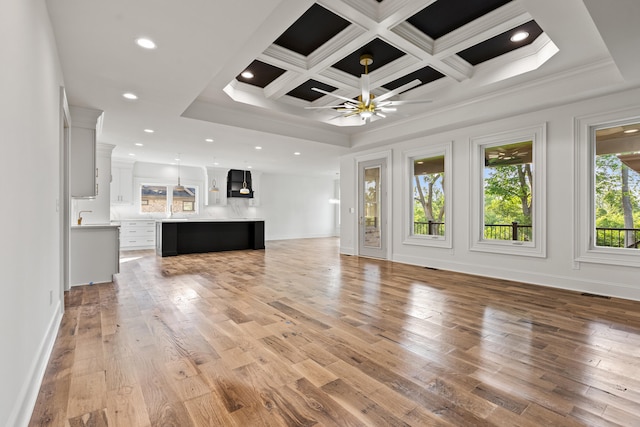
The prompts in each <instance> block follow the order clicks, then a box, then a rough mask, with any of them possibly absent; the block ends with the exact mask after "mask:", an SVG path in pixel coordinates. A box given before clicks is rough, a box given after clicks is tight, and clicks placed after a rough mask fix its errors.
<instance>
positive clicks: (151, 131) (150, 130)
mask: <svg viewBox="0 0 640 427" xmlns="http://www.w3.org/2000/svg"><path fill="white" fill-rule="evenodd" d="M144 131H145V132H146V133H153V132H155V131H154V130H153V129H145V130H144Z"/></svg>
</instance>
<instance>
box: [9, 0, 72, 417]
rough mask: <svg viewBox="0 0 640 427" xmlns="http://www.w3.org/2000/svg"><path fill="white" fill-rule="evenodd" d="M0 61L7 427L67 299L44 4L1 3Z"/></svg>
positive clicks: (30, 0) (29, 393)
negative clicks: (62, 274)
mask: <svg viewBox="0 0 640 427" xmlns="http://www.w3.org/2000/svg"><path fill="white" fill-rule="evenodd" d="M0 58H2V62H3V66H2V67H0V93H1V94H2V101H0V129H2V141H3V142H2V158H3V162H2V167H1V168H0V192H1V194H3V195H4V197H5V200H4V201H3V204H2V209H1V210H0V220H1V222H2V224H3V225H4V227H3V231H2V245H0V272H1V273H0V274H1V276H0V277H1V281H0V283H1V285H2V298H0V340H1V342H2V351H0V378H1V380H0V383H1V386H0V425H2V426H12V427H13V426H23V425H26V424H27V422H28V420H29V417H30V416H31V410H32V407H33V404H34V403H35V398H36V395H37V392H38V388H39V386H40V381H41V378H42V377H41V376H42V373H43V371H42V370H43V368H44V367H45V366H46V362H47V358H48V356H49V352H50V345H51V344H52V342H51V341H50V338H55V333H56V331H57V327H58V324H59V319H60V317H59V316H60V315H61V307H62V306H61V304H62V300H63V299H62V286H61V283H60V264H61V263H60V230H59V228H60V227H59V225H60V216H59V215H60V213H59V212H58V209H57V206H58V197H59V195H60V162H59V159H60V150H59V135H60V129H59V117H60V116H59V114H60V111H59V103H60V86H61V85H62V74H61V71H60V65H59V62H58V57H57V50H56V47H55V41H54V37H53V33H52V29H51V24H50V22H49V17H48V14H47V10H46V5H45V2H43V1H42V0H3V1H2V5H1V6H0ZM35 266H37V268H34V267H35ZM50 293H51V295H52V300H51V302H50Z"/></svg>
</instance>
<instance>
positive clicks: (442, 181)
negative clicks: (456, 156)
mask: <svg viewBox="0 0 640 427" xmlns="http://www.w3.org/2000/svg"><path fill="white" fill-rule="evenodd" d="M451 149H452V143H451V142H448V143H445V144H439V145H434V146H430V147H428V148H420V149H415V150H410V151H406V152H404V165H405V166H404V169H405V184H404V189H405V191H404V206H405V215H404V218H406V219H405V221H404V241H403V243H405V244H409V245H421V246H434V247H442V248H451V246H452V244H451V242H452V239H451V212H452V210H451V205H452V197H451V188H452V186H453V184H452V181H453V174H452V173H451Z"/></svg>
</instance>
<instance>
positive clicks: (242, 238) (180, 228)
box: [156, 219, 264, 257]
mask: <svg viewBox="0 0 640 427" xmlns="http://www.w3.org/2000/svg"><path fill="white" fill-rule="evenodd" d="M242 249H264V221H263V220H261V219H207V220H202V219H195V220H183V219H165V220H162V221H158V222H156V254H157V255H160V256H163V257H165V256H175V255H181V254H192V253H203V252H219V251H234V250H242Z"/></svg>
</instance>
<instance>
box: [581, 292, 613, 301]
mask: <svg viewBox="0 0 640 427" xmlns="http://www.w3.org/2000/svg"><path fill="white" fill-rule="evenodd" d="M580 295H582V296H583V297H591V298H604V299H611V297H608V296H605V295H598V294H590V293H588V292H583V293H581V294H580Z"/></svg>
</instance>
